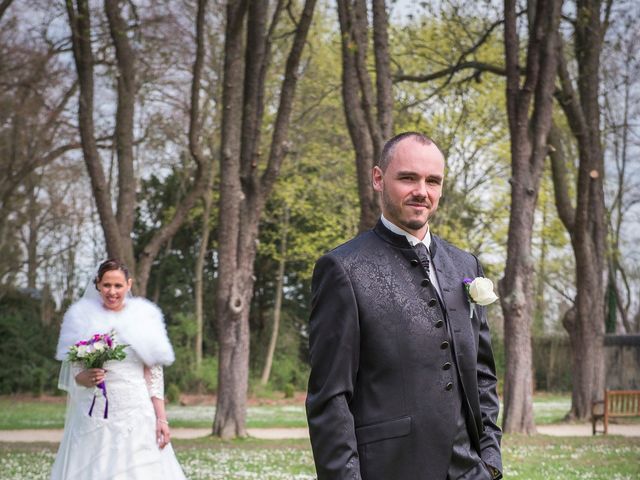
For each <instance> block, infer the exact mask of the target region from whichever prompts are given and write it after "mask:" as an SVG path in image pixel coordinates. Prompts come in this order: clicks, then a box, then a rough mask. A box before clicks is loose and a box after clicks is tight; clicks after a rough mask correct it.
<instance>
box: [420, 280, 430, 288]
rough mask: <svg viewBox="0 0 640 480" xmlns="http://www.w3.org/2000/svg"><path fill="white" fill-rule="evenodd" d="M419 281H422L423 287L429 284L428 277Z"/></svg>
mask: <svg viewBox="0 0 640 480" xmlns="http://www.w3.org/2000/svg"><path fill="white" fill-rule="evenodd" d="M421 283H422V286H423V287H428V286H429V279H428V278H425V279H424V280H422V282H421Z"/></svg>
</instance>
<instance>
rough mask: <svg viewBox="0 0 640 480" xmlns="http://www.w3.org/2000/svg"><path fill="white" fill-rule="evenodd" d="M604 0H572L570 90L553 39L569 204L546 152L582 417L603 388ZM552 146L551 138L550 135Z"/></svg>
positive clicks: (575, 405) (576, 413) (561, 168)
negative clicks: (569, 282) (570, 156)
mask: <svg viewBox="0 0 640 480" xmlns="http://www.w3.org/2000/svg"><path fill="white" fill-rule="evenodd" d="M611 4H612V0H607V1H602V0H577V1H576V19H575V22H573V25H574V44H573V46H574V54H575V61H576V63H577V79H576V83H577V88H576V86H574V83H573V80H572V78H571V76H570V73H569V67H568V60H567V58H566V55H567V52H565V51H564V48H563V44H562V43H559V51H560V53H559V55H558V57H559V63H558V77H559V79H560V90H559V91H558V94H557V98H558V101H559V103H560V105H561V106H562V109H563V111H564V113H565V115H566V117H567V120H568V123H569V126H570V128H571V131H572V133H573V136H574V137H575V140H576V142H577V146H578V157H579V163H578V172H577V181H576V201H575V206H574V205H573V204H572V202H571V197H570V194H569V184H568V180H567V175H566V171H565V166H566V162H567V159H566V158H564V155H562V152H563V149H561V148H556V149H555V152H553V154H552V155H551V159H552V164H553V175H554V186H555V192H556V205H557V208H558V214H559V216H560V219H561V220H562V223H563V224H564V226H565V227H566V229H567V231H568V232H569V235H570V237H571V245H572V246H573V252H574V256H575V262H576V298H575V301H574V305H573V307H572V308H571V309H570V310H569V311H568V312H567V314H566V315H565V317H564V319H563V324H564V326H565V328H566V330H567V332H568V333H569V339H570V343H571V357H572V374H573V375H572V384H573V386H572V392H571V412H570V414H569V416H570V417H571V418H576V419H581V420H583V419H586V418H588V417H589V416H590V415H591V402H592V401H594V400H597V399H599V397H601V395H602V393H603V390H604V344H603V336H604V324H605V289H604V278H605V273H604V272H605V269H606V268H605V267H606V261H607V260H606V231H607V219H606V209H605V203H604V181H603V180H604V153H603V148H602V143H601V131H600V124H601V121H602V118H601V111H600V103H599V102H600V54H601V52H602V45H603V41H604V35H605V32H606V30H607V26H608V23H609V14H610V11H611ZM553 142H554V146H555V145H558V146H559V141H558V140H557V139H556V138H554V139H553Z"/></svg>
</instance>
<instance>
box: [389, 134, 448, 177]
mask: <svg viewBox="0 0 640 480" xmlns="http://www.w3.org/2000/svg"><path fill="white" fill-rule="evenodd" d="M407 138H411V139H413V140H414V141H416V142H418V143H420V144H421V145H432V144H433V145H435V146H436V147H438V145H437V144H436V142H434V141H433V140H431V139H430V138H429V137H427V136H426V135H423V134H422V133H419V132H403V133H399V134H398V135H396V136H395V137H391V138H390V139H389V140H387V141H386V143H385V144H384V146H383V147H382V154H381V155H380V158H379V159H378V167H380V170H382V171H383V172H384V171H385V170H386V169H387V167H388V166H389V163H391V160H392V159H393V154H394V153H395V149H396V147H397V146H398V144H399V143H400V142H401V141H402V140H405V139H407ZM438 150H440V147H438Z"/></svg>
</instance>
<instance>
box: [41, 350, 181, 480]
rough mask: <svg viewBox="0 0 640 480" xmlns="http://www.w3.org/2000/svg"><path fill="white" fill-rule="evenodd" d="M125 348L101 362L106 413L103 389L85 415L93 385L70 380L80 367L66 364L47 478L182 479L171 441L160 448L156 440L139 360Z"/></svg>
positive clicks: (152, 413) (151, 407) (154, 418)
mask: <svg viewBox="0 0 640 480" xmlns="http://www.w3.org/2000/svg"><path fill="white" fill-rule="evenodd" d="M126 352H127V357H126V358H125V359H124V360H122V361H111V362H107V363H106V364H105V366H104V368H105V369H106V370H107V374H106V377H105V379H106V389H107V396H108V399H109V405H108V418H106V419H105V418H103V414H104V408H105V400H104V398H103V396H102V392H101V391H99V393H98V394H97V395H96V402H95V406H94V408H93V415H92V416H89V413H88V412H89V409H90V408H91V402H92V400H93V394H94V389H91V388H85V387H82V386H79V385H77V384H75V381H72V380H71V381H70V380H69V379H72V378H74V377H75V374H77V373H78V372H79V370H77V369H76V367H69V366H68V365H67V366H66V368H67V370H69V371H68V372H67V373H66V376H67V385H66V388H65V389H67V390H68V392H69V394H68V406H67V418H66V420H65V428H64V435H63V438H62V442H61V443H60V448H59V450H58V454H57V456H56V460H55V463H54V465H53V470H52V472H51V480H74V479H78V480H151V479H166V480H182V479H185V476H184V473H183V472H182V469H181V468H180V465H179V464H178V460H177V459H176V456H175V453H174V451H173V449H172V448H171V444H168V445H167V446H166V447H164V449H162V450H161V449H160V448H159V447H158V445H157V443H156V417H155V412H154V409H153V404H152V403H151V398H150V396H149V387H148V386H147V382H146V380H145V378H144V364H143V363H142V361H141V360H140V357H138V355H137V354H136V353H135V351H134V350H132V349H131V348H129V347H127V349H126ZM64 368H65V367H63V373H61V383H62V382H63V379H62V377H63V376H64V375H65V372H64ZM161 373H162V370H160V375H161ZM152 391H153V390H152Z"/></svg>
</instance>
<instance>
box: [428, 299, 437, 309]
mask: <svg viewBox="0 0 640 480" xmlns="http://www.w3.org/2000/svg"><path fill="white" fill-rule="evenodd" d="M436 303H438V301H437V300H436V299H435V298H432V299H431V300H429V306H430V307H435V306H436Z"/></svg>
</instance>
